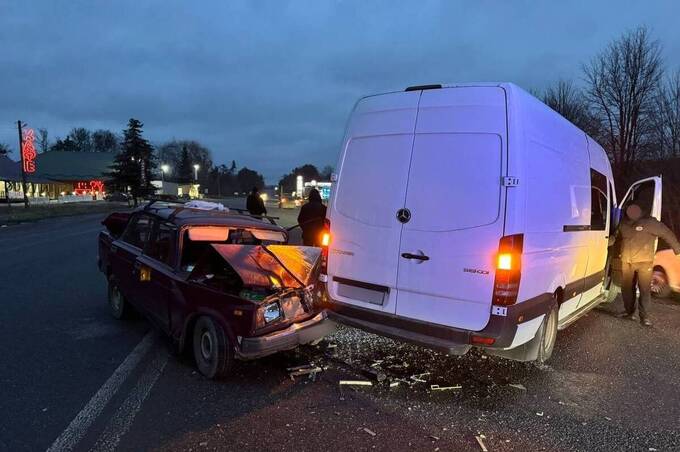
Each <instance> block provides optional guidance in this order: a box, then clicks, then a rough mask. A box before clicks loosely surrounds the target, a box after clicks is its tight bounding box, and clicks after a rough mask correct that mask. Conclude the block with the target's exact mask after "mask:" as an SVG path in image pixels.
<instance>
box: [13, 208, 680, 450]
mask: <svg viewBox="0 0 680 452" xmlns="http://www.w3.org/2000/svg"><path fill="white" fill-rule="evenodd" d="M293 216H294V215H293ZM100 219H101V218H100V215H94V216H81V217H70V218H63V219H53V220H47V221H43V222H38V223H31V224H20V225H14V226H10V227H6V228H2V229H0V275H2V276H1V277H0V281H1V284H0V307H1V308H2V315H0V344H1V345H0V347H1V349H0V413H2V418H3V421H2V422H0V450H12V451H15V450H46V449H48V448H50V447H51V448H52V450H63V449H68V448H72V449H75V450H153V449H163V450H256V449H257V450H284V449H285V450H320V449H325V450H405V449H415V450H432V451H434V450H473V451H479V450H482V448H481V446H480V444H479V443H478V439H479V441H481V442H482V443H483V444H484V445H485V447H487V448H488V450H490V451H496V450H518V449H526V450H537V449H538V450H540V449H545V450H621V449H626V450H640V451H648V450H653V449H656V450H678V449H680V429H678V427H677V425H678V420H679V419H680V393H679V391H678V390H677V388H678V375H680V373H679V370H680V354H678V353H677V350H679V349H680V335H678V333H677V332H678V331H680V303H677V302H673V301H661V302H656V303H655V305H654V314H655V317H656V323H655V326H654V327H653V328H651V329H644V328H642V327H640V326H639V325H637V324H635V323H632V322H630V321H624V320H619V319H616V318H614V317H613V316H612V315H611V313H612V312H614V311H616V310H617V309H620V305H619V303H620V302H616V303H615V304H614V305H612V306H605V307H603V308H601V309H598V310H596V311H593V312H591V313H590V314H589V315H588V316H586V317H585V318H583V319H581V320H579V321H578V322H577V323H576V324H574V325H573V326H571V327H570V328H569V329H567V330H565V331H563V332H561V333H560V335H559V336H558V341H557V345H556V350H555V354H554V356H553V359H552V360H551V362H550V363H549V365H548V366H536V365H533V364H523V363H515V362H511V361H505V360H502V359H499V358H494V357H486V356H484V355H483V354H481V353H471V354H469V355H468V356H465V357H446V356H442V355H439V354H437V353H434V352H430V351H427V350H424V349H420V348H417V347H413V346H410V345H405V344H400V343H397V342H393V341H391V340H387V339H384V338H380V337H377V336H373V335H369V334H364V333H361V332H359V331H357V330H352V329H342V330H340V331H339V332H338V333H336V334H335V335H334V336H333V337H330V338H327V340H325V341H324V342H322V343H321V344H319V345H317V346H308V347H303V348H301V349H298V350H297V351H294V352H288V353H283V354H278V355H275V356H272V357H269V358H265V359H263V360H259V361H253V362H248V363H242V365H240V366H239V367H238V368H237V370H236V372H235V374H234V375H233V376H231V377H230V378H229V379H227V380H225V381H220V382H212V381H208V380H205V379H204V378H202V377H201V376H200V375H199V374H198V373H197V372H196V370H195V368H194V365H193V362H192V360H191V359H190V358H186V357H179V358H178V357H174V356H171V355H170V354H169V353H168V351H167V347H166V343H165V341H164V340H163V338H162V337H160V336H159V335H158V334H157V333H156V332H154V331H153V330H150V327H149V326H148V325H147V323H146V322H145V321H144V320H134V321H127V322H119V321H116V320H114V319H113V318H111V317H110V316H109V314H108V311H107V306H106V302H105V281H104V278H103V277H102V276H101V275H100V274H99V273H98V271H97V268H96V263H95V259H96V237H97V231H98V230H99V221H100ZM310 362H314V363H315V364H317V365H319V366H321V367H323V368H324V370H323V372H320V373H319V374H317V377H316V379H315V380H310V379H308V378H307V377H302V378H296V379H295V380H293V379H291V378H290V377H289V375H288V372H287V371H286V369H287V368H288V367H291V366H294V365H300V364H307V363H310ZM371 366H373V367H371ZM370 369H374V370H376V369H377V370H380V371H381V372H383V373H385V374H386V376H387V379H386V380H385V382H384V383H382V384H375V385H374V386H370V387H358V388H352V387H348V386H342V387H341V386H340V385H339V381H340V380H343V379H352V380H356V379H365V374H366V372H367V371H368V370H370ZM389 383H392V384H396V386H394V387H391V388H390V385H389ZM433 384H436V385H439V386H440V387H451V386H456V385H460V386H461V388H460V389H448V390H440V391H438V390H432V389H431V385H433Z"/></svg>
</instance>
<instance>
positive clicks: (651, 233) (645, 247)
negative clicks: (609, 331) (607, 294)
mask: <svg viewBox="0 0 680 452" xmlns="http://www.w3.org/2000/svg"><path fill="white" fill-rule="evenodd" d="M626 217H627V218H626V219H625V220H624V221H623V222H622V223H621V225H620V226H619V230H618V239H619V240H620V241H621V265H622V281H621V291H622V295H623V305H624V307H625V312H623V313H621V314H619V316H620V317H622V318H628V319H631V320H635V304H636V294H637V290H636V285H637V287H638V288H639V289H640V300H639V302H638V310H639V312H640V322H641V323H642V324H643V325H644V326H651V325H652V322H651V320H650V312H649V308H650V302H651V284H652V270H653V268H654V253H655V251H656V247H655V244H656V239H657V238H660V239H662V240H663V241H664V242H666V244H668V245H669V246H670V247H671V248H673V251H674V252H675V254H676V255H678V254H680V243H679V242H678V239H677V238H676V237H675V235H674V234H673V232H672V231H671V230H670V229H668V227H666V225H664V224H663V223H662V222H660V221H659V220H657V219H656V218H652V217H650V216H643V215H642V209H641V208H640V206H638V205H636V204H631V205H630V206H628V208H627V209H626ZM636 276H637V284H636V283H635V282H636Z"/></svg>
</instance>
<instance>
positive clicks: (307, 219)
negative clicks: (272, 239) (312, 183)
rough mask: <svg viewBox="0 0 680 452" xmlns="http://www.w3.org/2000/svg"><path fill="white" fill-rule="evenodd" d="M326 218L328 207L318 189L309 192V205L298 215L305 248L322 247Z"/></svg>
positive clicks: (303, 207)
mask: <svg viewBox="0 0 680 452" xmlns="http://www.w3.org/2000/svg"><path fill="white" fill-rule="evenodd" d="M325 218H326V206H324V205H323V202H322V201H321V195H320V194H319V191H318V190H317V189H316V188H312V189H311V190H310V191H309V196H308V197H307V204H305V205H304V206H302V208H301V209H300V214H299V215H298V219H297V220H298V224H299V225H300V229H302V242H303V243H304V244H305V246H321V234H322V233H323V222H324V219H325Z"/></svg>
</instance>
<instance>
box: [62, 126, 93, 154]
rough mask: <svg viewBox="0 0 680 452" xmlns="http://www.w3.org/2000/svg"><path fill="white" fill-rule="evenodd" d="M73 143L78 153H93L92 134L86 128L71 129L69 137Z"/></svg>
mask: <svg viewBox="0 0 680 452" xmlns="http://www.w3.org/2000/svg"><path fill="white" fill-rule="evenodd" d="M66 138H70V139H71V141H73V145H74V147H75V151H76V152H90V151H92V134H91V133H90V131H89V130H87V129H86V128H84V127H75V128H73V129H71V132H69V134H68V136H67V137H66Z"/></svg>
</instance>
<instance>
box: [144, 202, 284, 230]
mask: <svg viewBox="0 0 680 452" xmlns="http://www.w3.org/2000/svg"><path fill="white" fill-rule="evenodd" d="M136 212H145V213H148V214H151V215H154V216H156V217H158V218H161V219H163V220H167V221H170V222H172V223H174V224H176V225H177V226H180V227H182V226H192V225H196V226H198V225H202V226H205V225H219V226H230V227H238V228H257V229H267V230H271V231H285V228H283V227H282V226H279V225H278V224H275V223H272V222H273V220H275V219H276V218H275V217H262V218H255V217H253V216H251V215H249V214H247V213H243V212H241V211H240V210H225V211H217V210H205V209H195V208H190V207H184V206H183V205H182V204H175V203H164V202H158V203H154V205H146V206H142V207H140V208H138V209H137V210H136ZM267 220H269V222H265V221H267Z"/></svg>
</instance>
